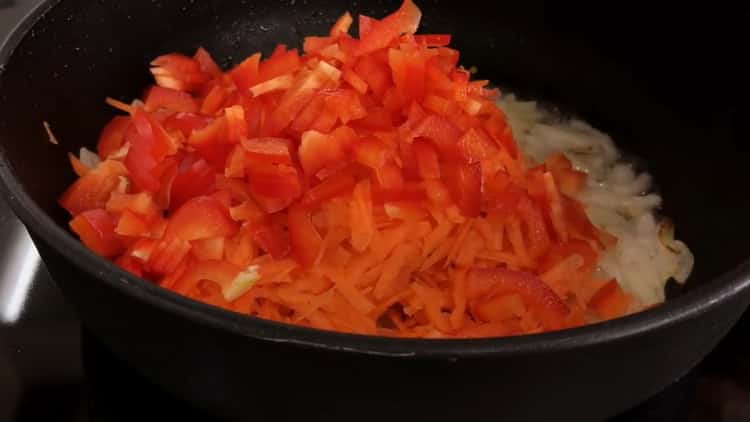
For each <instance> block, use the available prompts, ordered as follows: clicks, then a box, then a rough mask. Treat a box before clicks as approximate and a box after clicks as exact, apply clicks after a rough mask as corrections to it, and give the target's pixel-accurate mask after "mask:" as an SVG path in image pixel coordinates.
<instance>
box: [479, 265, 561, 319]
mask: <svg viewBox="0 0 750 422" xmlns="http://www.w3.org/2000/svg"><path fill="white" fill-rule="evenodd" d="M466 284H467V285H466V296H467V298H468V299H469V300H470V301H477V300H482V299H490V298H492V297H496V296H503V295H507V294H518V295H520V296H521V299H523V301H524V303H525V304H526V305H527V306H528V307H529V308H530V309H531V311H532V312H533V313H534V315H535V316H536V317H537V318H538V319H539V322H540V323H541V324H542V325H543V326H544V328H545V329H548V330H558V329H561V328H564V327H565V318H566V317H567V315H568V314H569V313H570V309H569V308H568V306H567V305H566V304H565V303H564V302H563V301H562V299H560V297H559V296H557V294H555V292H554V291H553V290H552V289H551V288H550V287H549V286H547V285H546V284H545V283H544V282H543V281H542V280H540V279H539V278H537V277H535V276H534V275H532V274H529V273H523V272H519V271H513V270H509V269H505V268H488V269H478V268H475V269H472V270H471V271H469V273H468V275H467V279H466Z"/></svg>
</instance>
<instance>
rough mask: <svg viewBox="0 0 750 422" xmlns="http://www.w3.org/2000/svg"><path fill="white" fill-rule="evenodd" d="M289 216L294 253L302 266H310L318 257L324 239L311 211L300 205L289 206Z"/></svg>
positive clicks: (290, 239) (290, 236) (290, 237)
mask: <svg viewBox="0 0 750 422" xmlns="http://www.w3.org/2000/svg"><path fill="white" fill-rule="evenodd" d="M287 218H288V225H289V242H290V244H291V247H292V253H294V256H295V257H296V259H297V262H299V263H300V265H301V266H302V267H304V268H309V267H311V266H312V265H313V264H314V263H315V261H316V260H317V259H318V255H320V251H321V249H322V247H323V240H322V239H321V237H320V234H319V233H318V231H317V230H316V229H315V226H313V223H312V220H311V217H310V212H309V211H307V210H306V209H305V208H303V207H301V206H299V205H293V206H291V207H289V211H288V212H287Z"/></svg>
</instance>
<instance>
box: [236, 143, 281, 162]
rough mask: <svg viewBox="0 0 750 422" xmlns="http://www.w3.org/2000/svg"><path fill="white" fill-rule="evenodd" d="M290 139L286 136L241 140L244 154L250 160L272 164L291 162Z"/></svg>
mask: <svg viewBox="0 0 750 422" xmlns="http://www.w3.org/2000/svg"><path fill="white" fill-rule="evenodd" d="M291 145H292V143H291V141H290V140H289V139H286V138H253V139H245V140H243V141H242V148H243V149H244V151H245V156H246V157H248V159H249V160H250V161H255V160H258V161H262V162H267V163H273V164H292V156H291V153H290V148H291Z"/></svg>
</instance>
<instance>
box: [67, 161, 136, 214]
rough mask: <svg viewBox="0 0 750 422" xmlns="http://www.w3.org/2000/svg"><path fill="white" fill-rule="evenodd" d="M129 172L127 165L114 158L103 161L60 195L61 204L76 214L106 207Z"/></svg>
mask: <svg viewBox="0 0 750 422" xmlns="http://www.w3.org/2000/svg"><path fill="white" fill-rule="evenodd" d="M127 174H128V171H127V169H126V168H125V166H124V165H123V164H122V163H121V162H119V161H114V160H106V161H103V162H102V163H101V164H99V165H98V166H96V167H94V168H93V169H91V170H90V171H89V172H87V173H86V174H85V175H84V176H83V177H81V178H79V179H78V180H76V182H75V183H73V185H72V186H70V187H69V188H68V189H67V190H66V191H65V193H63V195H62V196H61V197H60V200H59V203H60V205H61V206H62V207H63V208H65V209H66V210H68V212H69V213H70V214H71V215H73V216H75V215H78V214H80V213H82V212H84V211H88V210H92V209H96V208H104V206H105V205H106V203H107V200H108V199H109V196H110V194H111V193H112V191H114V190H115V189H116V188H117V186H118V185H119V184H120V176H125V175H127Z"/></svg>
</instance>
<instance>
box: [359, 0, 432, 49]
mask: <svg viewBox="0 0 750 422" xmlns="http://www.w3.org/2000/svg"><path fill="white" fill-rule="evenodd" d="M421 19H422V12H421V11H420V10H419V8H418V7H417V6H416V5H415V4H414V3H413V2H412V1H411V0H404V3H403V4H402V5H401V7H400V8H399V9H398V10H397V11H396V12H394V13H393V14H391V15H389V16H386V17H385V18H383V19H382V20H380V21H374V22H371V25H370V27H369V28H368V30H367V31H366V33H365V34H364V35H362V34H360V43H359V48H358V49H357V54H358V55H365V54H368V53H372V52H373V51H376V50H380V49H381V48H385V47H387V46H388V45H389V44H390V43H391V42H392V41H393V40H395V39H396V38H398V37H399V36H401V34H414V33H415V32H417V28H418V27H419V21H420V20H421ZM360 32H361V29H360Z"/></svg>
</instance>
